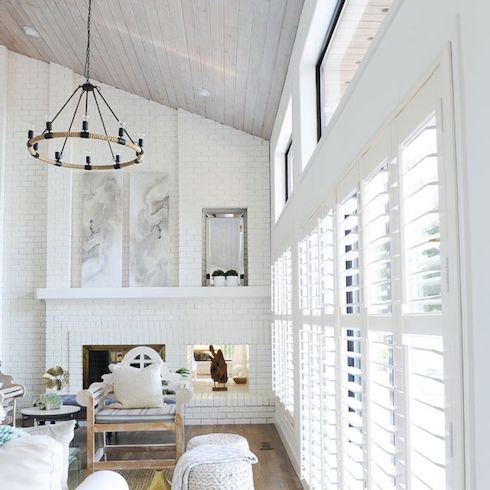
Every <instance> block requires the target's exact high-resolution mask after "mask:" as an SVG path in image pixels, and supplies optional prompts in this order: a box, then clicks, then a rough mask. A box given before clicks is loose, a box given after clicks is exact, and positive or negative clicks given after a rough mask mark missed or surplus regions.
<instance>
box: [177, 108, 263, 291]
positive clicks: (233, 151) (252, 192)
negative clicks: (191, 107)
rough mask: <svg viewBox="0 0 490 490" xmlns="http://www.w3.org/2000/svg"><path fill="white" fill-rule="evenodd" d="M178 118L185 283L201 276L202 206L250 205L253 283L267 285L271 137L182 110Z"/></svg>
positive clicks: (181, 266)
mask: <svg viewBox="0 0 490 490" xmlns="http://www.w3.org/2000/svg"><path fill="white" fill-rule="evenodd" d="M178 122H179V125H178V131H179V233H180V264H179V271H180V285H181V286H200V285H201V282H202V251H201V249H202V223H201V221H202V209H203V208H247V210H248V270H249V285H251V286H262V285H268V284H269V283H270V277H269V276H270V253H269V252H270V250H269V249H270V240H269V234H270V212H269V143H268V142H267V141H265V140H263V139H261V138H257V137H256V136H251V135H249V134H246V133H243V132H241V131H237V130H236V129H233V128H230V127H227V126H224V125H223V124H219V123H216V122H214V121H210V120H208V119H205V118H203V117H201V116H198V115H196V114H191V113H190V112H186V111H183V110H179V111H178ZM191 142H192V144H191Z"/></svg>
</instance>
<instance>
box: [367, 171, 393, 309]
mask: <svg viewBox="0 0 490 490" xmlns="http://www.w3.org/2000/svg"><path fill="white" fill-rule="evenodd" d="M363 190H364V193H363V213H362V218H363V219H362V221H363V222H362V232H363V244H364V250H365V256H364V266H365V271H366V291H367V293H366V294H367V298H366V303H367V310H368V314H391V312H392V304H391V302H392V285H391V275H392V261H391V256H392V246H391V236H390V233H391V216H390V209H391V206H390V175H389V172H388V163H387V162H385V163H384V164H383V165H382V166H381V168H380V169H379V170H377V171H376V172H375V174H374V175H373V176H372V177H371V178H370V179H369V180H368V181H367V182H366V183H365V185H364V189H363Z"/></svg>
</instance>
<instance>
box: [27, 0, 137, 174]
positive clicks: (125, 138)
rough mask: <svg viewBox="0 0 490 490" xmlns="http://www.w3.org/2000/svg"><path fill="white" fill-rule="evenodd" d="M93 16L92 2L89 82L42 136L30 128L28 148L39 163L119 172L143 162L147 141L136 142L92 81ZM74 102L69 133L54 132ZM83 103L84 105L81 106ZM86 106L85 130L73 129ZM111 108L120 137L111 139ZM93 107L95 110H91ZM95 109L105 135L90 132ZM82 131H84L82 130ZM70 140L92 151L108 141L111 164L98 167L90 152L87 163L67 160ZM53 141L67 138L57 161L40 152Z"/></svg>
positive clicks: (48, 123)
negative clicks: (128, 154) (126, 154)
mask: <svg viewBox="0 0 490 490" xmlns="http://www.w3.org/2000/svg"><path fill="white" fill-rule="evenodd" d="M91 16H92V0H89V2H88V18H87V48H86V53H85V68H84V77H85V82H84V83H82V84H81V85H79V86H78V87H77V88H76V89H75V91H74V92H73V93H72V94H71V95H70V97H69V98H68V100H67V101H66V102H65V103H64V104H63V106H62V107H61V109H60V110H59V111H58V112H57V113H56V115H55V116H54V117H53V118H49V117H48V118H47V121H46V129H45V130H44V131H43V132H42V133H41V134H39V135H37V136H34V130H33V129H29V133H28V138H29V139H28V141H27V149H28V151H29V153H30V154H31V155H32V156H33V157H34V158H37V159H38V160H39V161H41V162H44V163H47V164H49V165H54V166H56V167H64V168H70V169H78V170H118V169H120V168H124V167H129V166H130V165H134V164H135V163H140V162H141V161H142V160H143V139H142V138H140V139H139V140H138V143H136V142H135V141H134V140H133V138H131V136H130V135H129V133H128V131H127V130H126V128H125V125H124V123H123V122H121V120H120V119H119V118H118V117H117V116H116V113H115V112H114V110H113V109H112V107H111V106H110V105H109V103H108V102H107V100H106V99H105V97H104V96H103V95H102V92H101V89H100V87H99V86H97V85H94V84H93V83H92V82H91V80H90V26H91ZM72 99H74V100H76V101H77V103H76V106H75V111H74V112H73V115H72V117H71V123H70V125H69V127H68V129H67V130H66V131H53V123H54V122H55V120H56V119H57V118H58V116H59V115H60V114H61V113H62V112H63V110H64V109H65V108H66V107H68V106H69V103H70V101H71V100H72ZM81 103H82V104H81ZM80 105H83V106H84V108H83V109H80V110H81V111H83V112H82V115H81V119H82V121H81V122H82V124H81V128H76V129H75V128H73V124H74V122H75V120H76V119H77V117H76V116H77V113H78V110H79V108H80ZM104 105H105V106H106V107H107V109H108V110H109V112H110V113H111V114H112V116H114V119H115V120H116V122H117V127H118V135H117V136H109V135H108V133H107V124H106V121H105V120H104V118H103V116H102V111H101V106H102V107H104ZM90 106H91V107H90ZM90 108H92V109H93V112H94V114H95V116H96V117H97V116H98V117H99V118H100V121H101V123H102V127H103V128H104V134H101V133H94V132H90V131H89V109H90ZM80 129H81V131H80ZM69 138H77V139H79V140H81V142H82V141H84V142H85V144H84V145H83V146H84V148H88V149H89V151H90V150H91V149H92V147H93V148H94V150H95V149H96V148H97V147H98V146H99V144H98V143H96V142H100V141H103V142H107V145H108V147H109V152H108V153H107V155H108V157H106V158H107V160H108V161H110V163H108V162H107V161H106V162H103V163H102V164H99V163H97V164H94V162H92V160H91V155H90V153H89V151H87V153H86V157H85V163H72V162H66V161H63V153H64V151H65V147H66V143H67V141H68V139H69ZM52 139H63V143H62V146H61V144H60V146H61V148H59V149H56V151H55V152H54V156H53V158H50V157H49V156H48V155H46V153H41V152H40V151H39V147H38V146H39V143H40V142H43V141H49V140H52ZM123 148H129V149H130V150H132V151H134V153H135V155H134V158H130V159H128V160H126V161H121V156H120V149H123Z"/></svg>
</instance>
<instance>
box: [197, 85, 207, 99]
mask: <svg viewBox="0 0 490 490" xmlns="http://www.w3.org/2000/svg"><path fill="white" fill-rule="evenodd" d="M196 94H197V95H199V97H209V96H210V95H211V93H210V92H209V90H206V89H205V88H204V87H198V88H196Z"/></svg>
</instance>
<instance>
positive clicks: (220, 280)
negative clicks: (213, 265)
mask: <svg viewBox="0 0 490 490" xmlns="http://www.w3.org/2000/svg"><path fill="white" fill-rule="evenodd" d="M225 282H226V278H225V276H215V277H213V284H214V285H215V286H225V285H226V284H225Z"/></svg>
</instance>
